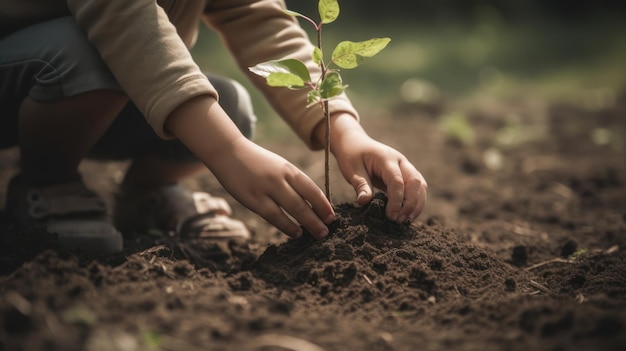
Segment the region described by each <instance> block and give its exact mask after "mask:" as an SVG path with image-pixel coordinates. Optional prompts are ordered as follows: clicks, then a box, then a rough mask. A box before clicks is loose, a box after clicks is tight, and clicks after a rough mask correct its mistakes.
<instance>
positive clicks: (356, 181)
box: [350, 164, 374, 206]
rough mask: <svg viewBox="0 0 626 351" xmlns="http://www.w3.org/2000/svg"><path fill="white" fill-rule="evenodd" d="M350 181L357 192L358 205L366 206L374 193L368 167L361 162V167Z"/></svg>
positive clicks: (355, 171)
mask: <svg viewBox="0 0 626 351" xmlns="http://www.w3.org/2000/svg"><path fill="white" fill-rule="evenodd" d="M350 183H351V184H352V187H353V188H354V190H355V192H356V203H357V205H358V206H365V205H366V204H367V203H368V202H370V201H371V200H372V197H373V196H374V193H373V191H372V184H371V180H370V177H369V175H368V174H367V169H365V167H364V166H363V165H362V164H361V165H360V167H359V169H355V170H354V173H353V175H352V178H351V179H350Z"/></svg>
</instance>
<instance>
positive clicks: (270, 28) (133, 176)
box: [0, 0, 426, 254]
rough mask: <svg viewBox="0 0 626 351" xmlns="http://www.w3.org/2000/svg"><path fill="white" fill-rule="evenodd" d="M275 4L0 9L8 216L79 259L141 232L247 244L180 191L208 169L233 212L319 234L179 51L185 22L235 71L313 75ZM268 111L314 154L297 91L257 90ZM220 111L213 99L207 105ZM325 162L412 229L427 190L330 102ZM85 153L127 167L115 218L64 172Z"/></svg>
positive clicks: (1, 139) (279, 170)
mask: <svg viewBox="0 0 626 351" xmlns="http://www.w3.org/2000/svg"><path fill="white" fill-rule="evenodd" d="M284 7H285V4H284V2H283V1H282V0H206V1H200V0H198V1H190V0H189V1H173V0H171V1H165V0H164V1H158V2H155V1H154V0H134V1H123V0H92V1H83V0H67V1H60V0H54V1H50V0H34V1H29V2H9V1H1V2H0V23H1V25H0V38H1V39H0V111H2V115H1V116H0V147H11V146H15V145H17V146H19V149H20V158H21V171H20V173H19V174H18V175H17V176H16V177H14V178H13V179H12V180H11V182H10V184H9V185H8V190H7V203H6V206H5V210H6V212H7V213H8V214H9V215H10V216H12V217H13V218H15V220H17V221H18V222H19V223H21V224H23V225H26V226H32V225H44V226H46V227H47V229H48V230H49V231H50V232H54V233H56V234H57V235H58V238H59V242H60V243H61V245H63V246H65V247H68V248H72V249H82V250H85V251H88V252H92V253H102V254H108V253H113V252H117V251H120V250H121V249H122V236H121V234H120V231H121V232H130V231H132V230H135V231H137V230H147V229H149V228H154V227H155V226H156V227H157V228H158V229H160V230H162V231H165V232H174V233H175V234H177V235H196V236H202V237H246V236H247V235H248V232H247V230H246V228H245V226H244V225H243V223H241V222H240V221H237V220H234V219H232V218H230V217H229V215H230V208H229V206H228V204H227V203H226V202H225V201H224V200H223V199H218V198H214V197H211V196H209V195H208V194H205V193H191V192H189V191H188V190H186V189H184V188H183V187H182V186H180V185H179V183H180V181H181V180H182V179H184V178H186V177H189V176H192V175H195V174H197V173H198V172H199V171H202V170H204V169H206V168H208V169H209V170H210V171H211V172H213V174H214V175H215V177H216V178H217V179H218V180H219V182H220V183H221V184H222V185H223V186H224V188H225V189H226V190H227V191H228V192H229V193H230V194H231V195H232V196H233V197H234V198H235V199H237V200H238V201H239V202H241V203H242V204H243V205H244V206H246V207H247V208H249V209H250V210H252V211H254V212H255V213H257V214H259V215H260V216H261V217H263V218H264V219H265V220H267V221H268V222H269V223H270V224H272V225H274V226H275V227H276V228H278V229H279V230H281V231H282V232H284V233H285V234H287V235H289V236H290V237H294V238H296V237H299V236H300V235H301V234H302V230H303V229H304V230H306V231H307V232H309V233H310V234H311V235H312V236H314V237H315V238H323V237H325V236H326V235H327V234H328V228H327V226H326V225H327V224H328V223H330V222H332V221H333V219H334V212H333V209H332V206H331V204H330V203H329V201H328V200H327V199H326V198H325V196H324V194H323V193H322V191H321V190H320V189H319V187H318V186H317V185H316V184H315V183H314V182H313V181H312V180H311V179H310V178H308V177H307V176H306V175H305V174H304V173H302V172H301V171H300V170H299V169H297V168H296V167H295V166H294V165H292V164H290V163H289V162H287V161H286V160H285V159H283V158H282V157H280V156H278V155H276V154H274V153H272V152H270V151H268V150H266V149H264V148H262V147H260V146H258V145H256V144H254V143H253V142H252V141H251V140H250V138H251V137H252V130H253V127H254V122H255V120H256V118H255V117H254V114H253V112H252V109H251V107H250V101H249V95H248V93H247V92H246V91H245V89H243V87H242V86H241V85H240V84H237V83H235V82H233V81H232V80H229V79H225V78H220V77H215V76H211V75H209V76H207V75H205V74H203V73H202V72H200V70H199V68H198V66H197V65H196V64H195V63H194V61H193V60H192V57H191V55H190V53H189V48H190V47H191V46H193V44H194V41H195V40H196V36H197V31H198V25H199V23H200V22H204V23H206V24H207V25H208V26H209V27H211V28H212V29H214V30H216V31H217V32H219V34H220V35H221V37H222V38H223V41H224V43H225V45H226V46H227V47H228V49H229V50H230V51H231V52H232V54H233V57H234V58H235V59H236V61H237V63H238V65H239V66H240V67H241V68H242V69H243V70H244V71H245V72H247V67H250V66H254V65H255V64H257V63H259V62H263V61H267V60H271V59H283V58H298V59H300V60H302V61H304V62H306V63H307V65H308V66H309V68H310V69H311V70H315V69H316V66H315V64H314V63H313V62H312V60H311V57H310V55H311V52H312V44H311V43H310V41H309V39H308V37H307V35H306V33H305V32H304V31H303V30H302V29H301V28H300V26H299V25H298V22H297V20H296V19H295V18H293V17H291V16H289V15H286V14H285V13H284V12H283V8H284ZM250 79H251V80H252V81H253V82H254V83H255V84H256V86H257V87H258V89H260V90H261V91H262V93H263V94H264V95H265V97H266V98H267V99H268V101H269V102H270V103H271V105H272V106H273V107H274V108H275V109H276V111H277V112H278V113H279V114H280V115H281V117H282V118H284V120H285V121H286V122H287V123H288V124H289V125H290V126H291V128H292V129H293V130H294V131H295V132H296V133H297V135H298V136H299V137H300V138H301V139H302V140H303V141H304V142H305V143H306V144H307V146H308V147H309V148H310V149H312V150H318V149H320V148H321V147H322V141H323V140H324V130H325V128H324V123H322V120H323V116H322V113H321V111H320V109H319V108H317V107H315V106H313V107H310V108H307V107H306V105H307V103H306V92H305V91H292V90H288V89H282V88H270V87H268V86H267V85H266V84H265V82H264V81H263V80H262V78H259V77H256V76H254V75H252V74H250ZM218 101H219V102H218ZM330 111H331V123H332V130H333V133H332V153H333V156H334V157H335V158H336V160H337V162H338V165H339V169H340V170H341V172H342V174H343V176H344V177H345V179H346V180H347V181H348V182H349V183H350V184H352V186H353V187H354V189H355V191H356V194H357V195H356V201H357V203H358V204H360V205H364V204H366V203H367V202H369V201H370V200H371V198H372V195H373V190H372V189H373V187H377V188H379V189H381V190H383V191H386V193H387V197H388V200H389V201H388V205H387V208H386V215H387V217H388V218H389V219H390V220H393V221H397V222H410V221H412V220H414V219H415V218H416V217H417V216H418V215H419V214H420V212H421V211H422V209H423V207H424V204H425V201H426V181H425V180H424V178H423V177H422V175H421V174H420V173H419V172H418V171H417V170H416V169H415V167H414V166H413V165H412V164H411V163H410V162H409V161H408V160H407V159H406V157H405V156H403V155H402V154H401V153H400V152H398V151H396V150H395V149H392V148H390V147H389V146H386V145H384V144H382V143H380V142H378V141H376V140H374V139H372V138H370V137H369V136H368V135H367V134H366V132H365V131H364V130H363V129H362V127H361V126H360V124H359V123H358V114H357V112H356V111H355V109H354V108H353V106H352V105H351V103H350V101H349V100H348V98H347V97H346V96H345V95H344V96H341V97H339V98H336V99H333V100H331V101H330ZM85 157H98V158H100V159H123V158H130V159H132V163H131V166H130V167H129V169H128V171H127V173H126V175H125V178H124V180H123V182H122V184H121V185H120V190H119V192H120V194H119V195H118V197H117V198H116V205H115V210H114V215H113V222H112V223H110V222H109V221H108V219H107V215H106V214H107V213H106V208H105V206H104V204H103V202H102V200H101V198H100V197H99V196H98V195H97V194H95V193H94V192H92V191H90V190H89V189H87V188H86V187H85V185H84V183H83V182H82V180H81V177H80V175H79V174H78V171H77V168H78V165H79V163H80V161H81V160H82V159H84V158H85Z"/></svg>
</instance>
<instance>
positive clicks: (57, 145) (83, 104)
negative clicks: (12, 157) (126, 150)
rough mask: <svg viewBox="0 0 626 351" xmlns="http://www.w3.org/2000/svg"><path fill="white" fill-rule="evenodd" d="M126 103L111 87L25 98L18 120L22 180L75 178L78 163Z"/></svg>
mask: <svg viewBox="0 0 626 351" xmlns="http://www.w3.org/2000/svg"><path fill="white" fill-rule="evenodd" d="M125 103H126V97H125V96H124V95H122V94H121V93H118V92H115V91H111V90H94V91H90V92H86V93H82V94H79V95H76V96H72V97H67V98H62V99H60V100H56V101H51V102H37V101H33V100H32V99H30V98H26V99H25V100H24V102H23V103H22V105H21V108H20V112H19V124H18V126H19V147H20V159H21V166H22V176H23V177H24V180H25V181H27V182H29V183H30V184H33V185H49V184H59V183H63V182H69V181H76V180H78V179H79V178H80V176H79V174H78V170H77V169H78V165H79V163H80V162H81V161H82V159H83V158H84V157H85V156H86V155H87V153H88V152H89V150H90V149H91V148H92V147H93V145H94V144H95V143H96V142H97V141H98V139H99V138H100V137H101V136H102V135H103V134H104V132H105V131H106V130H107V128H108V127H109V126H110V124H111V122H113V120H114V119H115V117H116V116H117V114H118V113H119V111H120V110H121V108H122V106H123V105H124V104H125Z"/></svg>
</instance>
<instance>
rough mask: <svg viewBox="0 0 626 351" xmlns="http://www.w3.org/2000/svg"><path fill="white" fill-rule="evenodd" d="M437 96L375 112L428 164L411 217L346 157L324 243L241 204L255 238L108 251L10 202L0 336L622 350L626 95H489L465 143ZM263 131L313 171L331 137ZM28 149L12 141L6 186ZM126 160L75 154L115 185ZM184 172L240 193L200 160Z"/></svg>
mask: <svg viewBox="0 0 626 351" xmlns="http://www.w3.org/2000/svg"><path fill="white" fill-rule="evenodd" d="M427 110H429V109H426V110H425V109H423V108H422V106H398V107H397V109H396V111H394V112H393V114H394V117H384V116H382V117H383V118H378V117H377V118H373V117H372V118H371V119H368V118H367V116H364V124H366V126H367V128H368V129H369V130H371V131H372V134H373V135H374V136H375V137H376V138H378V139H380V140H382V141H384V142H386V143H388V144H390V145H392V146H394V147H397V148H398V149H400V150H402V151H403V152H404V153H405V154H406V155H407V156H408V157H409V158H410V159H411V160H412V161H413V162H414V163H415V164H416V165H417V166H418V168H419V169H420V170H421V171H422V173H423V174H424V175H425V177H426V178H427V180H428V181H429V189H430V190H429V202H428V204H427V208H426V210H425V212H424V214H423V215H422V216H421V217H420V218H419V219H418V221H416V222H415V223H414V224H412V225H410V226H409V225H397V224H394V223H390V222H387V221H386V220H384V217H383V208H384V203H385V198H384V196H382V194H378V195H377V198H376V199H375V200H374V201H372V203H371V204H370V205H369V206H366V207H363V208H355V207H354V206H352V205H350V204H349V201H350V199H351V198H352V196H353V195H352V193H351V189H349V187H348V186H347V185H346V184H344V183H343V180H342V179H341V176H340V175H338V174H335V175H333V179H334V180H333V183H334V184H333V187H334V189H335V192H336V194H335V195H334V197H335V199H336V200H335V202H336V203H339V204H340V205H339V206H337V213H338V214H339V215H340V216H339V219H338V220H337V221H336V222H335V223H334V224H333V225H332V226H331V235H330V236H329V237H328V238H327V239H325V240H322V241H316V240H313V239H311V238H310V237H308V236H304V237H302V238H300V239H298V240H287V239H286V237H284V236H283V235H281V234H280V233H277V231H276V230H275V229H273V228H271V227H270V226H268V225H267V224H266V223H265V222H263V221H262V220H260V219H259V217H257V216H256V215H254V214H252V213H250V212H248V211H246V210H245V209H244V208H242V207H241V206H239V205H238V204H236V203H234V202H231V204H232V205H233V207H234V210H235V216H236V217H238V218H242V219H244V220H245V221H246V223H247V224H248V225H249V226H250V228H251V230H252V231H253V238H252V240H251V241H250V242H247V243H241V242H217V243H207V242H193V241H181V240H179V239H175V238H169V237H166V238H151V237H148V236H146V237H135V238H127V240H126V249H125V251H124V252H123V253H122V254H119V255H115V256H112V257H90V256H88V255H83V254H79V253H68V252H64V251H63V250H61V249H58V248H55V242H54V238H51V237H50V235H48V234H47V233H46V232H44V231H34V232H28V233H26V232H23V231H21V230H20V229H19V228H17V227H16V226H15V225H13V224H12V222H11V221H9V220H8V219H7V218H5V217H2V218H0V269H1V271H0V350H63V351H71V350H259V351H261V350H263V351H267V350H298V351H319V350H327V351H329V350H437V351H439V350H624V349H626V251H625V249H626V167H625V165H624V161H625V155H624V149H623V143H624V140H625V137H626V128H625V126H626V118H624V116H625V115H626V99H621V100H618V102H617V103H616V105H615V106H612V107H611V108H609V109H604V110H585V109H582V108H579V107H573V106H563V105H555V106H549V105H546V104H543V105H541V104H540V105H537V102H536V101H534V102H533V101H525V100H523V99H519V100H515V101H509V102H506V103H501V104H499V105H498V106H493V104H490V105H483V104H480V103H477V104H475V105H472V106H471V107H466V110H465V111H466V112H465V113H466V114H467V116H468V117H469V119H470V122H471V125H472V127H473V128H474V132H475V138H474V141H473V142H472V143H470V144H463V143H461V142H459V141H455V140H453V139H451V138H450V136H449V135H445V134H443V133H442V132H441V131H440V129H439V128H438V126H439V124H438V121H439V118H438V116H433V115H430V114H429V113H428V112H425V111H427ZM513 127H514V128H513ZM505 133H509V134H506V135H508V136H509V139H506V140H509V141H508V142H503V140H504V139H503V135H505ZM594 133H604V135H606V134H607V133H609V134H610V135H612V136H613V137H612V138H613V139H611V140H612V142H603V141H602V140H605V139H602V140H601V139H598V138H596V139H595V142H594V141H593V140H594V139H593V138H592V136H593V135H594ZM511 136H512V137H513V138H512V139H511V138H510V137H511ZM511 140H513V142H511ZM605 141H606V140H605ZM620 143H621V144H620ZM266 146H267V147H269V148H271V149H274V150H276V151H277V152H279V153H281V154H283V155H285V156H286V157H287V158H289V159H290V160H292V161H293V162H295V163H297V164H299V165H300V166H301V167H302V168H303V169H305V170H306V171H307V172H308V173H310V174H311V175H312V176H313V177H314V179H316V180H317V179H319V178H320V177H319V176H320V174H319V155H315V156H313V157H311V156H310V154H308V153H307V151H306V150H305V149H304V147H293V146H291V145H273V144H272V145H266ZM16 158H17V156H16V153H15V152H14V150H9V151H5V152H3V153H2V154H1V155H0V181H2V184H5V183H4V182H5V181H6V180H8V179H9V178H10V176H11V175H12V174H14V173H15V172H16V169H15V167H14V164H15V161H16ZM124 167H125V164H124V163H117V164H103V163H96V162H86V163H85V165H84V167H83V172H84V174H85V177H86V180H87V181H88V182H89V183H90V185H92V187H93V188H94V189H96V190H98V191H99V192H101V193H102V194H103V195H105V196H109V198H108V200H109V201H110V199H111V197H110V194H111V193H112V192H113V191H114V190H115V185H116V181H117V180H118V179H119V175H120V172H121V171H122V170H123V168H124ZM103 175H104V176H103ZM189 186H191V187H197V188H202V189H208V190H209V191H210V192H212V193H214V194H216V195H219V196H224V197H227V198H229V197H228V194H225V193H224V192H223V190H221V189H220V188H219V186H217V184H216V182H215V180H214V179H213V178H211V177H210V176H208V175H207V176H205V177H199V178H198V179H195V180H193V181H190V183H189ZM2 188H3V187H2Z"/></svg>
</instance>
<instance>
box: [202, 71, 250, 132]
mask: <svg viewBox="0 0 626 351" xmlns="http://www.w3.org/2000/svg"><path fill="white" fill-rule="evenodd" d="M207 78H209V81H211V84H213V86H214V87H215V89H216V90H217V92H218V94H219V99H220V100H219V102H220V105H221V106H222V108H223V109H224V111H226V113H228V115H229V116H230V118H231V119H232V120H233V122H234V123H235V125H236V126H237V128H239V130H240V131H241V133H242V134H243V135H245V136H246V138H248V139H252V138H253V137H254V130H255V128H256V121H257V117H256V115H255V114H254V108H253V107H252V99H251V98H250V93H249V92H248V90H247V89H246V88H245V87H244V86H243V85H241V84H240V83H239V82H237V81H235V80H233V79H229V78H225V77H220V76H216V75H212V74H207Z"/></svg>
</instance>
